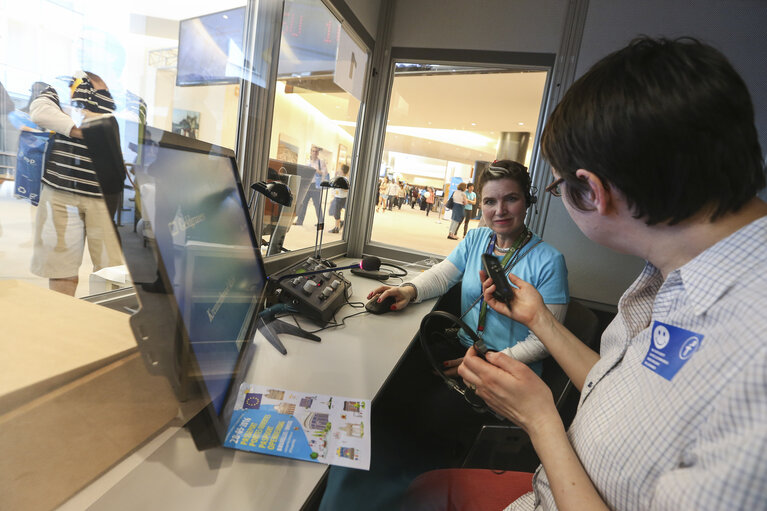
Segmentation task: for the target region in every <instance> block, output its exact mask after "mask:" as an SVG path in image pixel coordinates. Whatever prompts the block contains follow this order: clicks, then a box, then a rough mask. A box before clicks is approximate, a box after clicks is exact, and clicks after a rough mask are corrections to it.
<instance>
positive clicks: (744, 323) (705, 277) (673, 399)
mask: <svg viewBox="0 0 767 511" xmlns="http://www.w3.org/2000/svg"><path fill="white" fill-rule="evenodd" d="M664 329H665V330H664ZM669 332H671V333H670V334H669ZM674 346H676V349H672V348H674ZM664 350H665V353H667V354H669V358H668V359H665V360H664V356H663V353H664ZM600 351H601V352H600V355H601V358H600V360H599V362H597V364H596V365H594V367H593V368H592V369H591V371H590V372H589V374H588V377H587V379H586V382H585V384H584V388H583V392H582V395H581V401H580V404H579V408H578V413H577V415H576V417H575V420H574V421H573V424H572V426H571V427H570V429H569V431H568V436H569V438H570V442H571V443H572V445H573V447H574V449H575V451H576V452H577V454H578V457H579V458H580V460H581V463H582V464H583V466H584V468H585V469H586V472H587V473H588V475H589V477H590V478H591V480H592V482H593V483H594V485H595V486H596V488H597V490H598V491H599V493H600V495H601V496H602V498H603V499H604V500H605V502H606V503H607V505H608V506H609V507H610V508H611V509H615V510H625V511H630V510H667V511H678V510H686V509H690V510H719V509H721V510H725V509H726V510H734V509H739V510H749V511H750V510H757V509H758V510H764V509H767V217H765V218H761V219H759V220H757V221H754V222H752V223H751V224H749V225H747V226H745V227H743V228H742V229H740V230H739V231H737V232H735V233H733V234H732V235H730V236H729V237H727V238H725V239H723V240H721V241H720V242H718V243H716V244H715V245H713V246H712V247H710V248H708V249H707V250H705V251H704V252H703V253H701V254H699V255H698V256H697V257H695V258H694V259H693V260H691V261H689V262H688V263H687V264H685V265H684V266H682V267H681V268H679V269H677V270H675V271H673V272H671V273H670V274H669V275H668V278H666V279H665V281H664V280H663V278H662V276H661V274H660V272H659V271H658V270H657V268H655V267H654V266H652V265H650V264H647V265H646V266H645V268H644V271H643V272H642V274H641V275H640V276H639V278H638V279H637V280H636V281H635V282H634V283H633V284H632V286H631V287H630V288H629V289H628V290H627V291H626V293H625V294H624V295H623V297H622V298H621V299H620V302H619V304H618V315H617V316H616V318H615V320H614V321H613V322H612V323H611V324H610V326H609V327H608V328H607V330H606V331H605V333H604V335H603V337H602V346H601V350H600ZM534 489H535V491H534V493H529V494H527V495H525V496H523V497H521V498H520V499H518V500H517V501H515V502H514V503H513V504H512V505H511V506H510V507H509V508H510V509H512V510H522V509H527V510H529V509H533V508H535V509H546V510H549V509H556V505H555V503H554V497H553V495H552V492H551V489H550V487H549V483H548V480H547V478H546V473H545V471H544V470H543V469H542V468H539V469H538V472H537V473H536V477H535V479H534Z"/></svg>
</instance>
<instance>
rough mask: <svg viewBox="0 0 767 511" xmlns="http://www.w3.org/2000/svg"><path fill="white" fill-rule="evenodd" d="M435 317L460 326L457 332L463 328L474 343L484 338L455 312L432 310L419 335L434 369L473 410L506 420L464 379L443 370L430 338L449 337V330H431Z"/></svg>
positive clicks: (445, 338)
mask: <svg viewBox="0 0 767 511" xmlns="http://www.w3.org/2000/svg"><path fill="white" fill-rule="evenodd" d="M435 319H442V320H447V321H449V322H450V323H452V324H453V325H454V326H455V327H458V328H457V329H456V332H457V331H458V330H463V331H464V332H465V333H466V335H468V336H469V338H470V339H471V341H472V343H473V344H475V345H476V344H481V343H482V339H480V338H479V336H478V335H477V334H476V332H474V330H472V329H471V328H470V327H469V326H468V325H467V324H466V323H464V322H463V320H462V319H461V318H459V317H457V316H455V315H453V314H450V313H449V312H445V311H432V312H430V313H428V314H427V315H426V316H424V317H423V319H422V320H421V326H420V327H419V330H418V337H419V339H420V341H421V348H423V352H424V353H425V354H426V358H427V359H428V361H429V364H431V367H432V369H433V370H434V372H436V373H437V374H438V375H439V376H440V377H441V378H442V380H443V381H444V382H445V384H446V385H447V386H448V387H450V388H451V389H453V390H455V391H456V392H458V393H459V394H461V395H462V396H463V397H464V399H465V400H466V402H467V403H468V404H469V406H471V408H472V410H474V411H475V412H477V413H490V414H492V415H494V416H495V417H497V418H498V419H501V420H506V418H505V417H503V416H501V415H499V414H497V413H495V412H494V411H493V410H491V409H490V408H488V407H487V405H486V404H485V402H484V401H483V400H482V398H480V397H478V396H477V394H475V392H474V389H472V388H470V387H467V386H466V385H465V384H464V383H463V382H462V381H459V380H456V379H454V378H450V377H449V376H447V375H446V374H445V373H444V372H443V369H444V368H443V367H442V366H441V365H440V364H439V363H438V362H437V360H436V359H435V358H434V355H433V354H432V352H431V349H430V347H429V342H428V341H429V340H430V339H431V338H433V337H435V336H440V337H442V338H443V339H442V340H447V339H448V330H449V329H447V328H442V329H440V328H436V329H435V328H432V329H431V330H429V329H428V328H427V325H428V324H429V322H430V321H433V320H435Z"/></svg>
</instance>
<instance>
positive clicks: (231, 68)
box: [176, 7, 245, 86]
mask: <svg viewBox="0 0 767 511" xmlns="http://www.w3.org/2000/svg"><path fill="white" fill-rule="evenodd" d="M244 26H245V7H238V8H236V9H230V10H228V11H223V12H217V13H213V14H206V15H205V16H199V17H197V18H190V19H186V20H181V23H180V25H179V34H178V68H177V74H176V85H179V86H186V85H213V84H222V83H237V82H239V80H240V77H241V76H242V66H243V62H244V53H243V45H244V39H245V38H244Z"/></svg>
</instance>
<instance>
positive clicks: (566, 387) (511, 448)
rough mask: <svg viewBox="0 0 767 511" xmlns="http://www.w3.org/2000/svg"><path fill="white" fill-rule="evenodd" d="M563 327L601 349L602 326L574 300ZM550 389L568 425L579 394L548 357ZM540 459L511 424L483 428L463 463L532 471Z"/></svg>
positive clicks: (546, 375) (544, 375) (545, 363)
mask: <svg viewBox="0 0 767 511" xmlns="http://www.w3.org/2000/svg"><path fill="white" fill-rule="evenodd" d="M564 325H565V326H566V327H567V329H568V330H570V331H571V332H572V333H573V334H575V336H576V337H578V338H579V339H580V340H582V341H583V342H584V343H586V345H588V346H589V347H590V348H591V349H594V350H598V349H599V340H600V335H601V331H600V324H599V319H598V317H597V315H596V314H595V313H594V312H593V311H592V310H591V309H589V308H587V307H586V306H585V305H583V304H582V303H580V302H576V301H571V302H570V305H569V306H568V308H567V315H566V316H565V321H564ZM541 378H542V379H543V381H545V382H546V383H547V384H548V385H549V387H550V388H551V392H552V394H553V396H554V402H555V403H556V406H557V410H559V412H560V414H561V415H562V421H563V422H564V423H565V426H568V425H569V423H570V422H571V421H572V415H574V413H575V407H573V406H568V405H569V404H571V403H572V402H573V400H575V401H577V399H578V396H579V393H578V391H577V389H575V387H574V386H573V384H572V382H571V381H570V379H569V378H568V377H567V375H566V374H565V372H564V371H563V370H562V368H561V367H559V364H557V362H556V361H555V360H554V359H553V358H552V357H548V358H546V359H545V360H544V361H543V373H542V375H541ZM538 464H539V461H538V456H537V455H536V454H535V450H534V449H533V446H532V444H531V442H530V438H529V437H528V436H527V433H525V432H524V431H523V430H522V428H520V427H518V426H514V425H512V424H509V425H486V426H483V427H482V429H481V430H480V432H479V434H478V435H477V437H476V439H475V440H474V444H473V445H472V447H471V449H470V450H469V453H468V454H467V455H466V458H465V459H464V461H463V465H462V467H463V468H487V469H493V470H519V471H524V472H532V471H534V470H535V468H536V467H537V466H538Z"/></svg>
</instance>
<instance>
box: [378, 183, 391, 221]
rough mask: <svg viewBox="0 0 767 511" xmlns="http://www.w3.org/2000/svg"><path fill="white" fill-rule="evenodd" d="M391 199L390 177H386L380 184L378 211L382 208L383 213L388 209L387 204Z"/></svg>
mask: <svg viewBox="0 0 767 511" xmlns="http://www.w3.org/2000/svg"><path fill="white" fill-rule="evenodd" d="M388 201H389V178H388V177H384V178H383V180H381V183H380V184H379V185H378V205H377V206H376V213H378V211H379V210H380V212H381V213H383V212H384V211H386V204H387V202H388Z"/></svg>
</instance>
